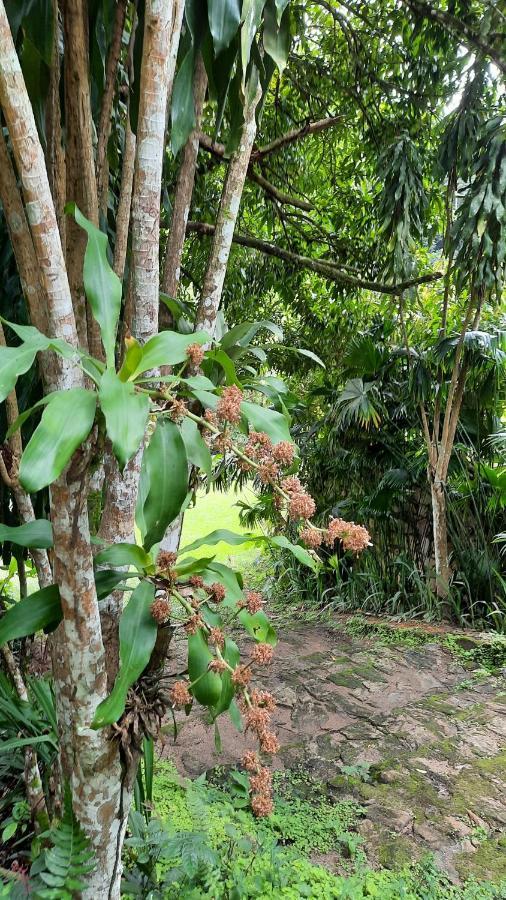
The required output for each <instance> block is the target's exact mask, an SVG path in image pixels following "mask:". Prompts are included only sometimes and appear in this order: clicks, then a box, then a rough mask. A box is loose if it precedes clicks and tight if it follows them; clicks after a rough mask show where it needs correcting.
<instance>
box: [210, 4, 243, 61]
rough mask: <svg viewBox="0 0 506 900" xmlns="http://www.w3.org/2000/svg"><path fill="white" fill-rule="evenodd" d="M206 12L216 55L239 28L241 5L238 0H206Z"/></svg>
mask: <svg viewBox="0 0 506 900" xmlns="http://www.w3.org/2000/svg"><path fill="white" fill-rule="evenodd" d="M207 14H208V17H209V28H210V31H211V34H212V37H213V44H214V53H215V56H218V54H219V53H221V51H222V50H226V48H227V47H228V46H229V45H230V42H231V40H232V38H233V37H234V35H235V34H236V33H237V30H238V28H239V22H240V21H241V7H240V4H239V0H208V4H207Z"/></svg>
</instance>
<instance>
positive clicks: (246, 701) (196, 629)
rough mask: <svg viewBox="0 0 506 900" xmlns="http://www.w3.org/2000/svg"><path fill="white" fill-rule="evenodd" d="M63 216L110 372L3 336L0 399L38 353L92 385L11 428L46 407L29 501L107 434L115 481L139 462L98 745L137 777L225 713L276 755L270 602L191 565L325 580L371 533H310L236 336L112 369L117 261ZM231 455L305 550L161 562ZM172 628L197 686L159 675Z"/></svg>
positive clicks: (262, 785)
mask: <svg viewBox="0 0 506 900" xmlns="http://www.w3.org/2000/svg"><path fill="white" fill-rule="evenodd" d="M68 212H69V213H71V214H72V215H73V216H74V217H75V220H76V222H77V223H78V224H79V225H80V226H81V227H82V228H83V229H84V230H85V232H86V234H87V239H88V243H87V249H86V254H85V259H84V287H85V291H86V296H87V299H88V302H89V306H90V309H91V312H92V315H93V317H94V318H95V320H96V322H97V323H98V326H99V328H100V335H101V340H102V344H103V350H104V357H105V362H103V361H101V360H100V359H96V358H93V357H92V356H90V355H89V353H85V352H81V351H79V350H78V351H76V350H75V348H74V347H72V346H70V345H69V344H66V342H65V341H64V340H53V339H50V338H47V337H45V336H44V335H43V334H42V333H41V332H40V331H38V330H37V329H36V328H35V327H32V326H18V325H14V324H12V323H8V322H4V324H5V325H6V326H8V327H9V328H11V329H12V330H13V331H14V332H15V333H16V335H17V336H18V338H20V340H21V343H20V345H19V346H17V347H2V348H0V373H1V385H2V393H1V395H0V397H1V399H2V400H3V399H5V397H6V396H7V394H8V393H9V391H11V390H12V389H13V388H14V386H15V384H16V380H17V378H18V376H19V375H21V374H22V373H23V372H26V371H27V370H28V369H29V367H30V366H32V365H33V364H34V362H35V357H36V355H37V353H39V352H41V351H52V352H54V353H57V354H60V355H61V356H63V357H66V358H68V359H71V360H72V361H73V363H74V364H75V365H76V366H80V367H81V368H82V369H83V371H84V373H85V375H86V376H87V386H86V387H71V388H69V389H67V390H58V391H54V392H52V393H49V394H48V395H46V396H45V397H44V398H43V400H42V401H40V402H39V403H38V404H36V406H35V407H32V408H31V409H29V410H27V411H26V412H24V413H22V414H21V415H20V416H19V417H18V419H17V420H16V421H15V422H14V423H13V424H12V426H11V429H10V434H12V433H14V432H15V431H16V430H17V429H19V428H20V427H21V424H22V423H23V421H25V419H26V418H27V417H28V416H29V415H31V414H32V413H33V412H34V411H35V409H36V408H37V407H40V406H42V407H43V411H42V416H41V419H40V422H39V424H38V425H37V427H36V428H35V430H34V431H33V434H32V437H31V439H30V441H29V442H28V444H27V446H26V448H25V450H24V452H23V454H22V456H21V459H20V461H19V472H18V473H16V475H15V477H17V478H19V482H20V484H21V486H22V488H24V490H25V491H26V492H28V493H32V492H36V491H39V490H41V489H42V488H44V487H46V486H47V485H50V484H51V483H52V482H54V481H55V479H57V478H59V477H60V476H61V474H62V473H63V472H64V470H65V468H66V467H67V466H68V464H69V463H70V461H71V459H72V457H73V456H74V454H75V453H76V451H77V450H78V448H82V449H81V454H82V457H83V460H84V461H85V463H86V461H89V460H90V459H91V458H92V455H93V451H94V448H96V447H97V446H98V445H99V443H100V435H101V434H104V435H105V436H106V437H107V439H108V440H109V441H110V444H111V446H112V450H113V453H114V455H115V457H116V459H117V462H118V465H119V467H120V470H124V469H125V466H127V465H128V463H129V461H130V460H131V459H132V458H133V457H134V456H135V455H136V454H137V453H139V452H142V463H141V471H140V482H139V490H138V497H137V505H136V514H135V518H136V525H137V531H138V536H139V542H138V543H133V542H118V543H113V544H111V545H109V546H105V547H102V548H101V549H100V550H99V552H98V553H97V554H96V556H95V567H96V568H95V583H96V591H97V595H98V598H99V600H100V599H104V598H105V597H107V596H108V595H109V594H110V593H111V592H112V591H117V592H121V593H122V596H126V597H127V598H128V599H127V600H126V602H122V612H121V616H120V621H119V667H118V671H117V674H116V677H115V680H114V684H113V685H112V689H111V691H110V693H109V695H108V696H107V697H106V698H105V699H104V700H103V701H102V702H101V703H100V704H99V705H98V707H97V708H96V710H95V713H94V717H93V720H92V721H91V723H90V726H91V728H92V729H94V730H98V729H102V728H107V727H112V729H113V736H114V737H116V738H117V739H118V740H119V742H120V745H121V748H122V753H123V754H124V757H125V759H126V760H128V761H129V762H132V761H133V760H135V759H138V757H139V754H140V752H141V747H142V740H143V738H144V737H151V738H154V737H156V735H157V733H158V730H159V727H160V724H161V720H162V718H163V717H164V716H165V715H166V714H167V713H168V712H169V711H172V712H173V711H174V710H175V709H178V708H182V709H185V710H186V712H187V713H188V712H189V710H190V708H191V706H192V704H193V703H194V702H197V703H200V704H201V705H202V706H204V707H206V708H207V710H208V714H209V722H210V723H214V724H215V727H216V729H217V728H218V726H217V724H216V722H217V719H218V717H219V716H220V715H222V714H223V713H225V712H228V713H229V714H230V717H231V718H232V721H233V722H234V723H235V724H236V725H237V727H241V717H244V721H245V726H246V728H247V729H249V730H251V731H252V732H253V733H255V734H256V736H257V738H258V743H259V748H260V751H261V752H262V753H265V754H268V755H269V754H272V753H275V752H276V751H277V749H278V747H279V744H278V740H277V738H276V735H275V734H274V733H273V732H272V730H270V720H271V715H272V712H273V709H274V707H275V699H274V697H273V696H272V695H271V694H270V693H267V692H265V691H260V690H258V689H256V688H255V687H253V686H252V683H253V676H254V672H255V669H256V667H258V666H264V665H268V664H269V663H270V662H271V659H272V655H273V650H274V646H275V644H276V640H277V638H276V633H275V630H274V628H273V626H272V624H271V623H270V621H269V619H268V616H267V615H266V613H265V611H264V608H263V606H264V603H263V597H262V595H261V594H259V593H258V592H254V591H248V590H247V589H245V586H244V584H243V580H242V577H241V575H240V573H237V572H234V571H233V570H232V569H230V568H229V567H227V566H225V565H223V564H221V563H218V562H216V561H215V558H214V556H210V557H207V558H204V559H196V558H193V557H192V556H191V555H188V554H191V552H192V551H194V550H196V549H198V548H199V547H200V546H202V545H206V546H211V547H212V546H213V545H214V544H217V543H218V542H219V541H221V540H226V541H227V542H228V543H231V544H239V543H243V542H249V543H253V544H257V545H259V546H260V545H262V544H266V543H267V544H271V545H273V546H276V547H280V548H284V549H286V550H289V551H290V552H291V553H293V555H294V556H295V557H296V558H297V559H298V560H299V561H300V562H301V563H303V564H304V565H306V566H308V567H309V568H311V569H317V567H318V564H319V562H318V557H317V555H316V553H315V551H316V549H317V548H318V547H319V546H320V545H321V544H322V543H327V544H330V545H333V544H334V542H335V541H336V540H338V539H339V540H341V541H342V543H343V545H344V547H346V548H347V549H350V550H352V551H353V552H356V553H358V552H361V551H362V550H363V549H364V548H365V547H366V546H367V544H368V542H369V535H368V533H367V531H366V530H365V529H364V528H362V527H361V526H358V525H354V524H351V523H347V522H345V521H344V520H341V519H332V520H331V521H330V522H329V523H328V526H327V527H325V528H319V527H317V526H315V525H314V524H313V523H312V521H311V517H312V516H313V514H314V512H315V503H314V501H313V499H312V498H311V497H310V495H309V494H308V493H307V492H306V491H305V489H304V487H303V485H302V484H301V482H300V480H299V479H298V477H297V475H296V474H295V472H296V470H297V465H298V461H297V456H296V448H295V446H294V444H293V442H292V439H291V435H290V427H289V426H290V421H289V416H288V413H287V412H286V408H285V409H284V411H279V410H278V409H275V408H270V407H268V406H266V405H262V404H260V403H255V402H253V401H252V400H251V399H245V394H244V392H243V389H242V386H241V384H240V382H239V379H238V377H237V372H236V368H235V365H234V360H233V357H234V355H235V356H236V357H237V355H238V354H237V347H236V346H235V345H234V343H231V341H232V340H233V339H232V338H231V337H230V335H231V334H232V332H229V333H228V339H225V340H224V341H223V342H222V346H219V345H218V346H211V345H210V339H209V335H208V334H206V333H205V332H193V333H191V334H180V333H178V332H176V331H172V330H168V331H163V332H161V333H159V334H157V335H155V336H154V337H152V338H150V339H149V340H148V341H147V342H146V343H145V344H143V345H141V344H140V343H139V342H138V341H136V340H135V339H134V338H132V337H128V338H127V339H126V340H125V347H124V354H123V360H122V362H121V365H120V366H119V367H116V362H115V360H116V346H117V330H118V322H119V317H120V308H121V284H120V281H119V279H118V277H117V276H116V275H115V273H114V271H113V270H112V268H111V267H110V265H109V262H108V258H107V238H106V236H105V235H104V234H103V233H102V232H100V231H99V230H98V229H97V228H96V227H95V226H94V225H93V224H92V223H90V222H89V221H88V220H87V219H86V218H85V217H84V216H83V215H82V214H81V212H80V211H79V209H78V208H77V207H76V206H75V205H70V206H69V207H68ZM254 330H255V326H253V331H254ZM251 332H252V326H250V325H248V326H247V327H246V329H245V328H242V330H240V332H236V336H237V334H240V337H241V339H242V340H243V341H244V338H245V337H246V335H247V334H248V333H249V334H251ZM226 337H227V336H226ZM204 346H207V347H208V349H206V350H205V349H204ZM234 348H235V354H234ZM227 351H228V352H227ZM217 363H218V364H219V365H220V366H221V369H222V370H223V372H224V373H225V377H226V379H227V381H228V383H227V384H226V385H225V386H223V387H219V388H217V387H216V384H215V382H214V381H212V380H211V379H210V378H209V377H208V376H207V375H206V374H204V373H205V371H208V372H211V370H212V369H213V368H214V367H215V366H216V364H217ZM162 367H164V371H166V368H167V367H170V369H171V374H168V375H167V374H166V375H160V369H161V368H162ZM248 377H249V380H248V391H249V393H248V396H250V395H251V396H253V394H254V391H255V390H258V391H260V396H262V391H263V390H265V385H263V384H262V383H261V380H260V381H258V382H257V381H256V380H255V379H251V376H250V374H249V373H248ZM224 456H226V457H229V458H230V459H232V460H235V464H236V465H237V466H238V467H240V468H241V469H242V470H243V471H245V472H250V473H252V474H254V475H255V476H257V477H258V478H259V479H260V481H261V482H263V484H264V485H266V486H267V487H268V489H269V491H270V492H271V494H272V498H273V504H274V507H275V508H276V510H277V515H278V518H277V525H278V526H279V528H278V529H277V531H280V532H282V531H283V527H284V525H285V524H286V523H287V522H290V523H291V524H292V525H293V523H295V524H296V526H297V528H298V530H299V538H300V540H299V542H298V543H292V542H291V541H289V540H288V539H287V538H286V537H285V536H284V535H283V534H282V533H275V534H273V535H271V536H270V537H258V536H254V535H251V534H245V535H239V534H235V533H232V532H229V531H224V530H217V531H214V532H212V533H211V534H209V535H204V536H202V537H201V538H200V539H198V540H196V541H194V542H193V543H192V544H190V545H188V546H187V547H183V548H181V549H180V551H179V552H178V553H172V552H167V551H164V550H160V543H161V541H162V539H163V537H164V535H165V532H166V530H167V528H168V527H169V526H170V525H171V523H172V522H173V521H174V520H175V519H176V518H177V516H178V515H179V514H180V513H181V510H182V509H183V508H184V506H185V504H186V503H187V500H188V498H189V495H190V488H189V469H190V467H193V468H194V470H198V471H200V472H202V473H204V474H205V475H206V476H208V477H209V476H211V473H212V470H213V464H214V461H215V460H217V459H222V458H223V457H224ZM13 475H14V473H13ZM4 531H5V529H4ZM7 532H8V533H6V534H4V535H3V537H4V538H10V539H13V540H16V541H17V542H18V543H20V544H22V545H25V546H29V547H31V548H39V549H40V548H48V547H50V546H51V530H50V527H49V523H45V522H43V521H38V522H37V521H35V522H33V523H30V524H29V525H24V526H21V527H20V528H19V529H13V528H10V529H7ZM62 600H63V598H62V597H61V596H60V592H59V590H58V586H57V585H49V586H47V587H45V588H43V589H41V590H40V591H38V592H36V593H35V594H32V595H31V596H30V597H27V598H25V599H23V600H21V601H20V602H19V603H17V604H15V605H13V606H12V607H11V608H10V609H9V610H8V611H7V613H6V614H5V615H4V616H3V617H2V619H1V620H0V644H5V643H6V642H7V641H10V640H13V639H17V638H21V637H25V636H27V635H29V634H32V633H34V632H35V631H36V630H39V629H42V628H43V629H45V630H46V631H47V632H51V631H52V630H54V629H55V628H56V627H57V626H58V624H59V622H60V621H61V619H62ZM232 626H233V627H237V626H240V627H242V628H243V629H244V631H245V633H246V635H247V636H248V637H249V638H251V639H252V641H253V646H252V649H251V650H249V651H248V656H247V659H246V660H245V661H241V659H240V653H239V648H238V646H237V643H236V642H235V640H234V639H233V638H232V637H231V636H230V628H231V627H232ZM174 627H181V628H182V629H183V630H184V632H185V634H186V636H187V642H188V679H187V680H179V681H174V680H173V679H168V678H167V677H166V676H165V675H164V674H163V661H164V659H165V656H166V653H167V649H168V644H169V641H170V637H171V635H172V633H173V629H174ZM217 734H219V732H218V731H217ZM244 765H245V767H246V769H247V770H248V771H249V772H250V773H251V774H250V785H251V794H252V799H251V805H252V809H253V811H254V812H255V814H256V815H268V814H269V813H270V812H271V810H272V799H271V779H270V774H269V770H268V769H267V768H266V767H265V766H264V765H262V763H261V759H260V756H259V755H258V754H257V753H256V752H252V751H250V752H248V753H247V754H246V756H245V758H244Z"/></svg>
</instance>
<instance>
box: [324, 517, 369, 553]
mask: <svg viewBox="0 0 506 900" xmlns="http://www.w3.org/2000/svg"><path fill="white" fill-rule="evenodd" d="M324 540H325V543H326V544H328V545H329V546H332V545H333V544H334V541H336V540H340V541H341V542H342V545H343V547H344V549H345V550H351V551H352V552H353V553H361V552H362V551H363V550H365V548H366V547H370V545H371V536H370V534H369V532H368V531H367V528H364V527H363V525H355V523H354V522H346V521H345V520H344V519H331V520H330V522H329V524H328V528H327V531H326V533H325V538H324Z"/></svg>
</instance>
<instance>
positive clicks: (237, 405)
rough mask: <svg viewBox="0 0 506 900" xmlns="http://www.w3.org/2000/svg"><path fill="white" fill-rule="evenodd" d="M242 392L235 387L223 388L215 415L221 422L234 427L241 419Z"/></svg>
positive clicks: (232, 385)
mask: <svg viewBox="0 0 506 900" xmlns="http://www.w3.org/2000/svg"><path fill="white" fill-rule="evenodd" d="M241 402H242V391H241V390H240V389H239V388H238V387H237V386H236V385H235V384H231V385H230V387H226V388H223V391H222V394H221V397H220V399H219V400H218V405H217V407H216V415H217V416H218V419H220V420H221V421H222V422H230V423H231V424H232V425H235V424H236V423H237V422H239V421H240V419H241Z"/></svg>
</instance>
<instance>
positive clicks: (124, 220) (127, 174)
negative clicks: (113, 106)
mask: <svg viewBox="0 0 506 900" xmlns="http://www.w3.org/2000/svg"><path fill="white" fill-rule="evenodd" d="M134 165H135V134H134V133H133V131H132V129H131V128H130V122H129V120H128V117H127V123H126V128H125V146H124V148H123V168H122V170H121V187H120V192H119V202H118V211H117V213H116V240H115V243H114V263H113V268H114V271H115V272H116V275H117V276H118V277H119V278H121V280H122V281H123V276H124V274H125V261H126V254H127V246H128V229H129V225H130V207H131V204H132V184H133V180H134Z"/></svg>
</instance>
